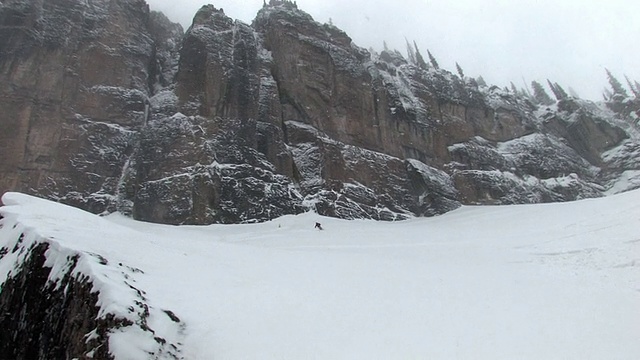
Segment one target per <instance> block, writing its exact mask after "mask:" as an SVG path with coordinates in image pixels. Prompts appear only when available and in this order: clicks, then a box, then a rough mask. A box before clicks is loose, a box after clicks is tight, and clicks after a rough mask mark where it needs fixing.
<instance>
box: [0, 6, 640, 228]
mask: <svg viewBox="0 0 640 360" xmlns="http://www.w3.org/2000/svg"><path fill="white" fill-rule="evenodd" d="M0 25H1V26H0V35H2V36H0V48H1V49H2V51H1V52H0V70H1V71H0V104H1V105H2V108H3V109H4V110H5V111H4V112H3V114H0V125H1V126H2V127H3V130H4V131H3V132H2V133H0V150H1V151H2V154H3V155H6V156H4V157H5V158H6V161H2V162H0V192H4V191H6V190H17V191H23V192H27V193H34V194H38V195H41V196H44V197H47V198H52V199H56V200H59V201H63V202H65V203H68V204H72V205H76V206H79V207H82V208H84V209H88V210H90V211H93V212H96V213H100V212H109V211H114V210H119V211H122V212H124V213H127V214H132V215H133V216H134V217H135V218H138V219H142V220H146V221H156V222H166V223H173V224H183V223H189V224H205V223H212V222H224V223H234V222H248V221H263V220H268V219H271V218H273V217H276V216H279V215H283V214H293V213H298V212H301V211H304V210H305V209H308V208H310V207H311V208H315V209H316V210H317V211H319V212H320V213H321V214H326V215H332V216H340V217H347V218H353V217H370V218H375V219H396V218H404V217H406V216H410V215H419V216H421V215H435V214H439V213H442V212H446V211H449V210H451V209H453V208H455V207H457V206H459V204H461V203H474V204H476V203H479V204H483V203H491V204H500V203H514V202H539V201H567V200H574V199H577V198H581V197H585V196H598V195H600V194H602V192H603V191H604V190H605V189H604V188H603V187H602V185H604V184H605V183H607V182H611V181H615V179H616V177H618V176H620V174H621V172H623V171H624V170H626V169H630V168H637V167H638V161H637V160H635V159H636V157H634V156H633V154H635V152H634V151H635V150H633V149H635V148H636V145H637V140H635V139H636V137H634V136H631V135H630V134H631V132H630V130H629V129H628V128H626V127H625V126H624V124H621V123H620V121H618V120H615V119H614V118H616V119H617V117H621V118H625V119H631V120H633V119H634V118H633V116H634V114H635V116H636V117H637V111H635V110H634V109H635V107H634V106H635V105H634V104H636V103H634V102H633V101H626V100H625V102H622V103H620V104H617V103H610V104H609V105H608V107H609V109H610V110H607V111H609V113H607V111H605V110H603V109H602V107H599V106H598V105H595V104H593V103H589V102H585V101H581V100H578V99H571V98H569V99H563V100H561V101H559V102H558V103H557V104H554V105H552V106H550V107H548V108H547V110H546V111H545V110H544V107H543V106H538V105H535V104H534V103H533V102H532V101H531V99H528V98H526V97H523V96H522V95H517V94H513V93H511V92H509V91H507V90H503V89H499V88H497V87H490V88H489V87H485V86H479V85H478V84H477V83H476V82H475V81H473V79H468V78H464V79H463V78H460V77H459V76H457V75H454V74H452V73H450V72H448V71H446V70H442V69H435V68H433V67H430V66H428V65H426V64H412V63H409V62H408V61H407V60H405V59H404V58H403V56H402V55H401V54H400V53H398V52H397V51H383V52H382V53H381V54H371V53H369V52H368V51H366V50H364V49H362V48H359V47H357V46H356V45H354V44H353V43H352V41H351V39H350V38H349V36H348V35H347V34H345V33H344V32H342V31H341V30H339V29H337V28H336V27H334V26H332V25H327V24H319V23H317V22H315V21H314V20H313V19H312V18H311V16H309V15H308V14H306V13H304V12H303V11H301V10H299V9H297V7H296V6H295V5H294V4H290V3H284V4H280V5H277V6H265V7H264V8H263V9H262V10H261V11H260V12H259V13H258V15H257V17H256V19H255V20H254V22H253V23H252V24H251V25H248V24H245V23H242V22H240V21H234V20H233V19H231V18H229V17H228V16H226V15H225V14H224V11H223V10H221V9H217V8H215V7H214V6H213V5H207V6H204V7H202V8H201V9H200V11H198V13H197V14H196V15H195V17H194V20H193V24H192V26H191V27H190V28H189V29H188V31H187V32H186V33H185V34H184V36H183V33H182V29H181V28H180V26H179V25H175V24H172V23H171V22H170V21H168V20H167V19H166V17H164V16H163V15H162V14H159V13H154V12H149V9H148V6H147V5H146V4H145V3H144V2H142V1H137V0H121V1H116V0H96V1H91V2H84V1H79V0H52V1H47V2H44V1H36V0H12V1H5V2H4V3H3V4H1V5H0ZM611 110H612V111H613V112H611ZM612 119H613V120H615V121H613V120H612ZM623 144H624V146H623ZM618 147H620V149H622V150H621V151H615V150H616V149H617V148H618ZM610 151H613V152H614V154H608V155H607V156H604V155H603V154H605V153H607V152H610ZM628 151H631V152H632V154H627V152H628ZM414 161H417V163H416V162H414ZM418 163H419V164H418ZM411 164H414V165H416V164H417V165H416V166H417V167H418V168H421V169H423V170H424V169H426V170H424V171H415V169H414V168H416V166H413V165H411ZM496 172H499V174H500V175H499V176H496V174H498V173H496ZM571 174H575V176H577V178H569V176H570V175H571ZM442 177H444V178H446V181H444V180H443V178H442ZM553 179H556V180H553ZM558 179H560V180H562V179H564V180H566V181H560V180H558ZM574 180H575V181H574ZM532 184H536V185H535V186H533V185H532ZM528 191H531V193H527V192H528Z"/></svg>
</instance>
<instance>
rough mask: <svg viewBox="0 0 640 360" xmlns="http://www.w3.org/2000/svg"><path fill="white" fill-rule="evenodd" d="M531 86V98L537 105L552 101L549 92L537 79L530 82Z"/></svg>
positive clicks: (549, 103)
mask: <svg viewBox="0 0 640 360" xmlns="http://www.w3.org/2000/svg"><path fill="white" fill-rule="evenodd" d="M531 88H532V89H533V99H534V100H535V102H536V103H537V104H539V105H551V104H553V103H554V101H553V100H552V99H551V97H550V96H549V94H547V92H546V91H545V90H544V88H543V87H542V85H541V84H540V83H539V82H537V81H532V82H531Z"/></svg>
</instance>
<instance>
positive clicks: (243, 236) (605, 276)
mask: <svg viewBox="0 0 640 360" xmlns="http://www.w3.org/2000/svg"><path fill="white" fill-rule="evenodd" d="M2 201H3V203H4V206H3V207H1V208H0V216H1V219H0V284H1V285H0V327H1V328H2V329H3V331H2V332H0V358H11V359H54V358H68V359H71V358H92V357H93V358H96V359H106V358H108V357H113V358H115V359H127V360H130V359H211V358H215V359H310V358H318V359H409V358H411V359H415V358H426V359H452V358H457V359H630V360H631V359H638V358H639V357H640V342H638V338H640V326H639V324H640V285H639V284H640V233H639V232H638V229H639V228H640V227H639V225H640V191H639V190H636V191H631V192H627V193H623V194H619V195H614V196H610V197H606V198H598V199H591V200H582V201H577V202H572V203H562V204H544V205H511V206H493V207H488V206H483V207H475V206H467V207H462V208H460V209H457V210H455V211H452V212H449V213H447V214H445V215H441V216H437V217H433V218H414V219H410V220H407V221H402V222H375V221H369V220H353V221H345V220H339V219H335V218H324V217H321V216H319V215H316V214H313V213H305V214H301V215H295V216H294V215H288V216H284V217H280V218H277V219H274V220H272V221H269V222H265V223H261V224H251V225H210V226H168V225H156V224H150V223H142V222H136V221H133V220H131V219H129V218H126V217H124V216H121V215H118V214H112V215H110V216H108V217H98V216H96V215H92V214H90V213H87V212H84V211H81V210H78V209H75V208H71V207H68V206H66V205H61V204H58V203H54V202H50V201H47V200H42V199H38V198H35V197H31V196H28V195H23V194H19V193H7V194H5V195H4V197H3V198H2ZM316 221H319V222H321V223H322V225H323V227H324V230H322V231H320V230H315V229H314V228H313V224H314V223H315V222H316Z"/></svg>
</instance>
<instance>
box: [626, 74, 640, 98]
mask: <svg viewBox="0 0 640 360" xmlns="http://www.w3.org/2000/svg"><path fill="white" fill-rule="evenodd" d="M624 78H625V79H626V80H627V85H628V86H629V89H631V92H632V93H633V96H635V97H640V89H638V88H636V87H635V86H634V85H633V83H632V82H631V79H629V77H628V76H627V75H625V76H624ZM636 82H637V81H636Z"/></svg>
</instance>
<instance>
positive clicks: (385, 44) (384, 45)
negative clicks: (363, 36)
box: [382, 40, 389, 52]
mask: <svg viewBox="0 0 640 360" xmlns="http://www.w3.org/2000/svg"><path fill="white" fill-rule="evenodd" d="M382 48H383V49H384V51H387V52H388V51H389V46H388V45H387V42H386V41H385V40H382Z"/></svg>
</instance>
